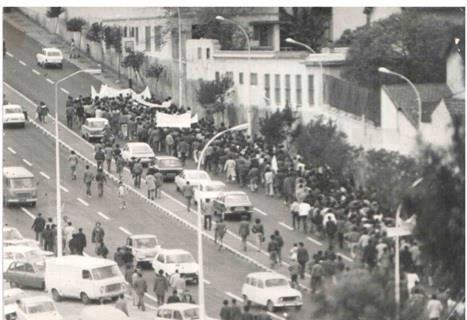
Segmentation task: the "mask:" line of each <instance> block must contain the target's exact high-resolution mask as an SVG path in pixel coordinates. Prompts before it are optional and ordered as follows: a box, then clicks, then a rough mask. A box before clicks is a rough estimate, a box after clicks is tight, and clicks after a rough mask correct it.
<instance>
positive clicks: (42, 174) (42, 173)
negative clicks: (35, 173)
mask: <svg viewBox="0 0 467 320" xmlns="http://www.w3.org/2000/svg"><path fill="white" fill-rule="evenodd" d="M39 173H40V175H41V176H43V177H44V178H46V179H47V180H50V177H49V176H48V175H46V174H45V173H44V172H42V171H41V172H39Z"/></svg>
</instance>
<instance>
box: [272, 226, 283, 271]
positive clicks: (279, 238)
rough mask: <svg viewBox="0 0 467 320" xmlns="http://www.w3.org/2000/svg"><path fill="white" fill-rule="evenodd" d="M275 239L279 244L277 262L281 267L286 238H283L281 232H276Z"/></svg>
mask: <svg viewBox="0 0 467 320" xmlns="http://www.w3.org/2000/svg"><path fill="white" fill-rule="evenodd" d="M274 239H276V242H277V260H278V261H279V265H280V264H281V263H282V248H283V247H284V238H282V236H281V234H280V232H279V230H276V231H274Z"/></svg>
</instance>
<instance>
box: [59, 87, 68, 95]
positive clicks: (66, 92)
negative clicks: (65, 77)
mask: <svg viewBox="0 0 467 320" xmlns="http://www.w3.org/2000/svg"><path fill="white" fill-rule="evenodd" d="M60 90H62V91H63V92H64V93H65V94H70V91H68V90H67V89H65V88H60Z"/></svg>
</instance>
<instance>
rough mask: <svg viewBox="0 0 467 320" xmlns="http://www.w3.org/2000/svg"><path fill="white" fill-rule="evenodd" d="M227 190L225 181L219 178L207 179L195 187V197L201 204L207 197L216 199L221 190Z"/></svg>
mask: <svg viewBox="0 0 467 320" xmlns="http://www.w3.org/2000/svg"><path fill="white" fill-rule="evenodd" d="M224 191H225V183H223V182H222V181H218V180H212V181H210V180H207V181H202V182H201V183H200V184H199V186H198V188H196V189H195V194H194V196H193V198H194V199H195V202H196V203H198V201H200V202H201V205H203V204H204V202H205V201H206V199H209V200H213V199H216V198H217V197H218V196H219V194H220V193H221V192H224Z"/></svg>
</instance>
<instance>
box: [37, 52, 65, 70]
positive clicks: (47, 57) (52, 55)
mask: <svg viewBox="0 0 467 320" xmlns="http://www.w3.org/2000/svg"><path fill="white" fill-rule="evenodd" d="M36 61H37V64H38V65H39V66H41V67H43V68H46V67H48V66H50V65H55V66H57V67H59V68H62V67H63V54H62V51H61V50H60V49H57V48H43V49H42V51H41V52H39V53H37V54H36Z"/></svg>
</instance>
